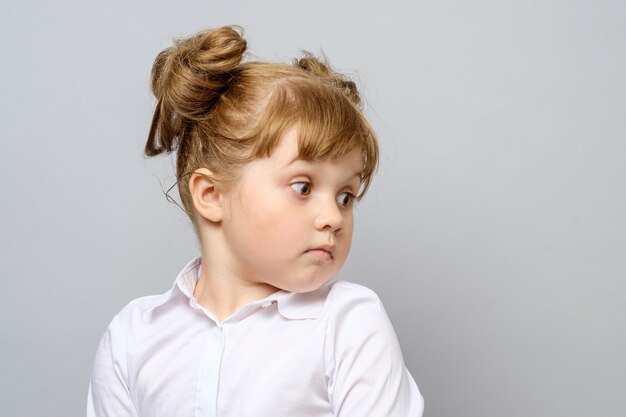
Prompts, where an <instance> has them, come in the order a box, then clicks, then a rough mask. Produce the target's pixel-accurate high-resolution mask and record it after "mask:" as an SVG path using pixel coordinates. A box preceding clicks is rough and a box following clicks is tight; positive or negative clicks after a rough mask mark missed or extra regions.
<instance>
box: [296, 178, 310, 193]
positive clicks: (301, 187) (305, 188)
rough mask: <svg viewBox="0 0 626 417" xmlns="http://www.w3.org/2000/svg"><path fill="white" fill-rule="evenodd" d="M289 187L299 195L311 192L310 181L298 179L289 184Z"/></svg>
mask: <svg viewBox="0 0 626 417" xmlns="http://www.w3.org/2000/svg"><path fill="white" fill-rule="evenodd" d="M291 188H293V190H294V191H295V192H297V193H298V194H300V195H309V194H311V183H310V182H307V181H298V182H294V183H292V184H291Z"/></svg>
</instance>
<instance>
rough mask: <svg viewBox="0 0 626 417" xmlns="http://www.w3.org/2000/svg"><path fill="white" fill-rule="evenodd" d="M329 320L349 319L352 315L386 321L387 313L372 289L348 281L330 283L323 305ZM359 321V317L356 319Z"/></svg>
mask: <svg viewBox="0 0 626 417" xmlns="http://www.w3.org/2000/svg"><path fill="white" fill-rule="evenodd" d="M324 313H325V315H327V316H329V318H330V320H341V321H345V320H350V318H352V317H355V318H357V317H361V319H362V318H364V317H370V318H371V319H373V320H374V321H383V322H387V313H386V311H385V308H384V306H383V303H382V301H381V300H380V297H379V296H378V294H376V292H375V291H373V290H372V289H370V288H368V287H365V286H363V285H360V284H356V283H354V282H350V281H336V282H334V283H332V284H330V288H329V291H328V296H327V298H326V303H325V306H324ZM358 320H359V321H361V320H360V319H358Z"/></svg>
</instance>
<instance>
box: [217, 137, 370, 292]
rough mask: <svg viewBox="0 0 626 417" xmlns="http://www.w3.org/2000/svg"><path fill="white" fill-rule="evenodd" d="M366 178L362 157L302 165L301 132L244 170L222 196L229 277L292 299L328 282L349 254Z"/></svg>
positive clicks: (355, 155) (353, 153) (357, 152)
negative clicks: (283, 292) (363, 177)
mask: <svg viewBox="0 0 626 417" xmlns="http://www.w3.org/2000/svg"><path fill="white" fill-rule="evenodd" d="M362 170H363V154H362V152H361V150H359V149H355V150H353V151H351V152H350V153H348V154H346V155H344V156H342V157H340V158H337V159H335V160H319V161H305V160H302V159H299V158H298V144H297V131H296V130H295V129H292V130H291V131H289V132H288V133H287V134H285V135H284V136H283V137H282V138H281V140H280V142H279V144H278V145H277V146H276V147H275V149H274V150H273V152H272V154H271V156H270V157H268V158H263V159H257V160H254V161H252V162H250V163H248V164H247V165H246V166H244V167H243V171H242V173H241V177H240V179H239V180H238V182H237V183H236V185H235V186H234V187H233V188H232V189H231V190H229V191H228V192H226V193H225V194H222V205H223V208H224V217H223V219H222V231H223V236H224V240H225V244H226V248H225V249H226V251H225V254H226V258H227V259H224V261H225V262H227V263H228V265H227V267H228V268H229V270H230V271H231V272H233V273H235V275H237V276H238V277H239V278H240V279H243V280H245V281H248V282H255V283H265V284H269V285H271V286H273V287H276V288H279V289H283V290H286V291H292V292H307V291H312V290H314V289H316V288H319V287H320V286H321V285H323V284H325V283H326V282H328V281H329V280H330V279H331V278H332V277H333V276H334V275H335V274H336V273H337V272H338V271H339V269H340V268H341V266H342V265H343V264H344V262H345V260H346V258H347V257H348V253H349V251H350V245H351V242H352V226H353V214H352V211H353V204H354V199H355V196H356V195H357V194H358V192H359V188H360V186H361V172H362Z"/></svg>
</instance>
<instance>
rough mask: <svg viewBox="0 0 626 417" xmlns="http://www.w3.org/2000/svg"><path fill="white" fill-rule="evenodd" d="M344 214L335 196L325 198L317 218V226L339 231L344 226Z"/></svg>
mask: <svg viewBox="0 0 626 417" xmlns="http://www.w3.org/2000/svg"><path fill="white" fill-rule="evenodd" d="M343 222H344V216H343V213H342V212H341V210H340V209H339V207H338V206H337V201H336V200H335V199H334V198H331V199H325V200H324V202H323V203H320V209H319V211H318V213H317V217H316V218H315V227H316V228H317V229H319V230H324V229H328V230H330V231H333V232H337V231H339V230H341V229H342V228H343Z"/></svg>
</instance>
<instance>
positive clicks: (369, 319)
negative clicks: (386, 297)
mask: <svg viewBox="0 0 626 417" xmlns="http://www.w3.org/2000/svg"><path fill="white" fill-rule="evenodd" d="M348 284H349V283H346V284H336V286H337V285H348ZM334 290H337V292H336V293H335V294H333V295H334V296H335V297H337V299H336V300H333V305H334V308H333V311H332V313H331V317H330V320H329V324H328V329H327V341H326V346H325V358H326V359H325V362H326V367H327V371H326V372H327V378H328V391H329V398H330V402H331V407H332V410H333V414H334V415H335V416H337V417H366V416H367V417H420V416H422V413H423V409H424V401H423V398H422V396H421V394H420V392H419V390H418V388H417V385H416V384H415V381H414V380H413V378H412V376H411V374H410V373H409V371H408V370H407V369H406V366H405V365H404V361H403V358H402V352H401V350H400V345H399V343H398V340H397V337H396V334H395V331H394V329H393V326H392V325H391V322H390V321H389V318H388V316H387V313H386V312H385V309H384V307H383V305H382V303H381V302H380V300H379V298H378V297H377V296H376V294H375V293H374V292H373V291H371V290H369V289H367V288H365V287H361V286H358V285H356V284H350V286H348V287H346V288H334ZM333 292H334V291H333Z"/></svg>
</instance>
